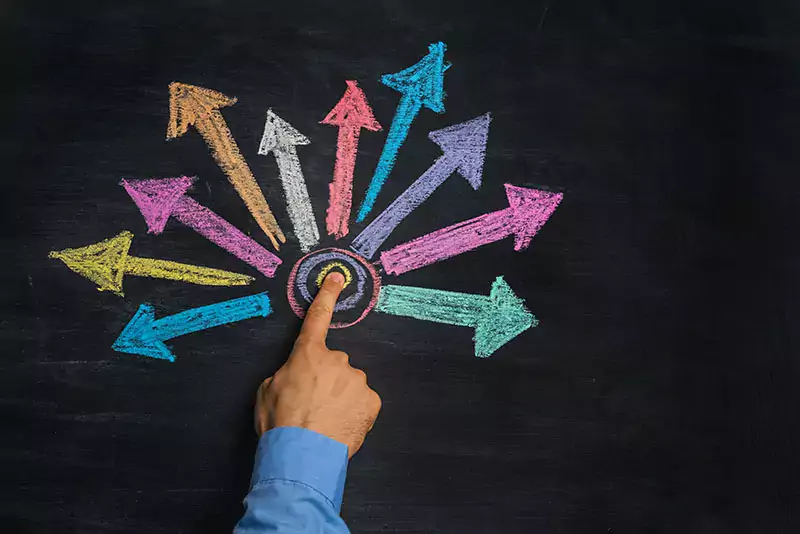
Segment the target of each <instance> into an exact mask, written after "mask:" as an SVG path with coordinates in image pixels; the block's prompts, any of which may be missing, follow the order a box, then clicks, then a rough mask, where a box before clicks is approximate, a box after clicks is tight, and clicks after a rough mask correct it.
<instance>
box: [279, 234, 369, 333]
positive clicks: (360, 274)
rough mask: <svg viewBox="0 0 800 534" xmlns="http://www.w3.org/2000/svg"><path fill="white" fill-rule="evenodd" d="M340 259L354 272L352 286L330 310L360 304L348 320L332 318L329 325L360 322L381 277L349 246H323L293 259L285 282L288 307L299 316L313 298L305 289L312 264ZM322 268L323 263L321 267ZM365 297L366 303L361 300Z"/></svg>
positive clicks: (344, 326)
mask: <svg viewBox="0 0 800 534" xmlns="http://www.w3.org/2000/svg"><path fill="white" fill-rule="evenodd" d="M337 261H339V262H342V263H344V264H346V265H348V266H349V267H350V268H351V269H352V270H353V271H354V272H355V273H356V275H355V277H354V278H355V281H356V290H355V292H354V293H353V294H351V295H349V296H347V297H344V298H341V299H340V300H339V301H338V302H337V303H336V305H335V306H334V308H333V311H334V312H340V311H347V310H352V309H355V307H356V306H357V305H359V304H361V305H362V306H364V309H363V310H362V312H361V314H360V315H359V316H358V317H357V318H356V319H355V320H354V321H351V322H342V321H336V320H334V321H333V322H332V323H331V326H330V327H331V328H348V327H350V326H353V325H354V324H357V323H359V322H361V321H362V320H363V319H364V317H366V316H367V314H368V313H369V312H370V311H371V310H372V309H373V308H374V307H375V304H376V303H377V302H378V294H379V292H380V288H381V278H380V276H379V275H378V272H377V271H376V270H375V267H374V266H373V265H372V264H371V263H369V262H367V261H366V260H365V259H364V258H362V257H361V256H358V255H357V254H353V253H352V252H350V251H349V250H342V249H338V248H324V249H320V250H315V251H314V252H311V253H309V254H306V255H305V256H303V257H302V258H300V259H299V260H297V263H295V265H294V267H292V271H291V272H290V273H289V280H288V282H287V283H286V297H287V299H288V300H289V307H291V308H292V311H294V313H295V315H297V316H298V317H299V318H301V319H302V318H303V317H305V315H306V310H305V308H306V307H307V306H308V305H310V304H311V301H312V300H314V297H313V295H311V293H310V292H309V290H308V283H309V278H310V275H311V272H312V270H313V269H314V268H316V267H317V266H319V265H321V264H326V263H327V264H331V263H333V262H337ZM323 268H324V267H323ZM367 282H370V283H371V285H372V291H371V292H369V293H368V292H367V291H366V284H367ZM295 291H297V292H299V293H300V295H301V296H302V298H303V300H305V302H306V306H303V305H301V304H300V302H299V301H298V299H297V297H296V296H295ZM365 300H366V303H364V302H365Z"/></svg>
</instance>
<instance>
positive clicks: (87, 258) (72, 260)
mask: <svg viewBox="0 0 800 534" xmlns="http://www.w3.org/2000/svg"><path fill="white" fill-rule="evenodd" d="M132 241H133V234H132V233H130V232H127V231H125V232H122V233H121V234H119V235H118V236H116V237H112V238H111V239H106V240H105V241H100V242H99V243H95V244H94V245H88V246H86V247H80V248H67V249H64V250H54V251H53V252H51V253H50V257H51V258H56V259H59V260H61V261H63V262H64V264H65V265H66V266H67V267H69V268H70V269H72V270H73V271H75V272H76V273H78V274H79V275H81V276H84V277H86V278H88V279H89V280H91V281H92V282H94V283H95V284H97V289H98V290H99V291H113V292H114V293H116V294H117V295H119V296H123V293H122V277H123V276H124V275H126V274H131V275H133V276H149V277H150V278H163V279H166V280H177V281H179V282H188V283H190V284H199V285H204V286H244V285H247V284H249V283H250V282H252V281H253V278H252V277H250V276H246V275H244V274H237V273H232V272H229V271H223V270H220V269H212V268H211V267H200V266H197V265H188V264H186V263H177V262H174V261H167V260H156V259H152V258H136V257H133V256H129V255H128V250H129V249H130V248H131V242H132Z"/></svg>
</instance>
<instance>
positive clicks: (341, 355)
mask: <svg viewBox="0 0 800 534" xmlns="http://www.w3.org/2000/svg"><path fill="white" fill-rule="evenodd" d="M330 354H331V357H332V359H334V360H336V361H337V362H341V363H349V362H350V356H349V355H348V354H347V353H346V352H343V351H341V350H332V351H330Z"/></svg>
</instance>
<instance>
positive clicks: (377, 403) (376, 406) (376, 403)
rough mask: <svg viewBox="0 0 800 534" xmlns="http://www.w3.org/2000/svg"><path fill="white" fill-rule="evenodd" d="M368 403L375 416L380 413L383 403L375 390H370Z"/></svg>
mask: <svg viewBox="0 0 800 534" xmlns="http://www.w3.org/2000/svg"><path fill="white" fill-rule="evenodd" d="M370 393H371V394H370V403H371V405H372V409H373V411H374V412H375V415H378V412H380V411H381V408H382V407H383V401H382V400H381V396H380V395H378V394H377V393H376V392H375V390H373V389H370Z"/></svg>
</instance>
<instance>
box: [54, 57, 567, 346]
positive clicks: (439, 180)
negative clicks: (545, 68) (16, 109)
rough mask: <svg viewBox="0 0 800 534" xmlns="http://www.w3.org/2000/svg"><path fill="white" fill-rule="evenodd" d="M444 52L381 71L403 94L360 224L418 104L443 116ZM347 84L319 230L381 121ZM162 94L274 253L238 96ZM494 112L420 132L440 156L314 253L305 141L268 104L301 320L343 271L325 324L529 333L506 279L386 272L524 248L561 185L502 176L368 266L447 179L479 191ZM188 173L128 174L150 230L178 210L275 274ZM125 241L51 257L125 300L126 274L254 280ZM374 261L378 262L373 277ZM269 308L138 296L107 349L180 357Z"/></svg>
mask: <svg viewBox="0 0 800 534" xmlns="http://www.w3.org/2000/svg"><path fill="white" fill-rule="evenodd" d="M446 50H447V47H446V46H445V44H444V43H442V42H437V43H433V44H430V45H429V46H428V53H427V54H426V55H425V56H424V57H423V58H421V59H420V60H419V61H418V62H417V63H415V64H414V65H412V66H410V67H408V68H405V69H403V70H401V71H399V72H396V73H394V74H384V75H383V76H381V78H380V81H381V83H382V84H383V85H386V86H387V87H389V88H391V89H394V90H395V91H397V92H399V93H400V98H399V102H398V103H397V109H396V110H395V113H394V117H393V118H392V123H391V126H390V127H389V131H388V133H387V135H386V140H385V142H384V144H383V149H382V151H381V154H380V157H379V159H378V162H377V164H376V167H375V170H374V173H373V175H372V179H371V180H370V183H369V184H368V187H367V190H366V194H365V196H364V199H363V201H362V202H361V205H360V207H359V210H358V213H357V216H356V221H357V222H359V223H362V222H364V221H365V219H366V217H367V216H368V215H369V214H370V213H371V211H372V209H373V208H374V206H375V203H376V200H377V198H378V196H379V194H380V191H381V190H382V188H383V186H384V184H385V183H386V181H387V180H388V178H389V176H390V175H391V173H392V171H393V168H394V165H395V163H396V160H397V156H398V154H399V151H400V148H401V146H402V145H403V144H404V142H405V140H406V138H407V137H408V134H409V131H410V128H411V125H412V124H413V122H414V120H415V119H416V117H417V115H418V114H419V112H420V110H422V108H423V107H426V108H428V109H430V110H431V111H433V112H436V113H444V112H445V105H444V99H445V96H446V95H445V92H444V73H445V71H446V70H447V69H448V68H449V67H450V64H449V63H446V62H445V59H444V54H445V51H446ZM345 85H346V87H345V91H344V94H343V95H342V96H341V98H340V99H339V100H338V102H337V103H336V105H335V106H334V107H333V109H331V110H330V111H329V112H328V114H327V115H326V116H325V118H324V119H322V121H320V123H321V124H326V125H330V126H335V127H337V128H338V137H337V144H336V157H335V164H334V168H333V177H332V179H331V181H330V184H329V186H328V189H329V201H328V208H327V213H326V218H325V226H326V231H327V234H328V235H332V236H334V237H335V238H336V239H341V238H343V237H345V236H346V235H348V233H349V231H350V228H349V222H350V215H351V211H352V208H353V186H354V184H353V181H354V171H355V164H356V160H357V157H358V147H359V142H360V135H361V130H362V129H366V130H369V131H372V132H377V131H380V130H381V129H382V127H381V125H380V124H379V123H378V121H377V120H376V119H375V116H374V113H373V110H372V108H371V107H370V104H369V102H368V101H367V98H366V95H365V94H364V92H363V90H362V89H361V88H360V87H359V86H358V83H357V82H356V81H355V80H346V81H345ZM169 95H170V101H169V108H170V112H169V122H168V125H167V139H168V140H170V139H175V138H177V137H181V136H183V135H184V134H186V132H187V131H188V130H189V127H190V126H193V127H194V128H195V129H196V130H197V131H198V133H199V134H200V135H201V136H202V138H203V139H204V140H205V143H206V144H207V146H208V149H209V150H210V152H211V155H212V156H213V157H214V159H215V160H216V162H217V164H218V165H219V166H220V168H221V169H222V170H223V172H224V173H225V174H226V176H227V178H228V180H229V181H230V183H231V184H232V185H233V186H234V188H235V190H236V191H237V193H238V194H239V196H240V197H241V198H242V200H243V201H244V203H245V205H246V206H247V209H248V210H249V211H250V213H251V214H252V216H253V217H254V219H255V220H256V221H257V222H258V224H259V226H260V227H261V229H263V231H264V232H265V233H266V234H267V236H268V237H269V239H270V241H271V243H272V245H273V246H274V247H275V249H278V248H279V247H280V244H281V243H285V242H286V236H285V235H284V233H283V232H282V231H281V228H280V227H279V225H278V222H277V220H276V219H275V216H274V215H273V213H272V211H271V210H270V207H269V205H268V203H267V201H266V199H265V198H264V194H263V192H262V191H261V189H260V187H259V186H258V183H257V182H256V180H255V177H254V176H253V173H252V171H251V169H250V167H249V166H248V164H247V162H246V161H245V159H244V157H243V156H242V154H241V152H240V150H239V147H238V145H237V143H236V141H235V140H234V138H233V136H232V134H231V131H230V129H229V128H228V125H227V123H226V121H225V118H224V117H223V115H222V113H221V111H220V110H221V108H224V107H228V106H231V105H233V104H235V103H236V98H232V97H228V96H226V95H224V94H222V93H220V92H217V91H213V90H211V89H206V88H203V87H197V86H193V85H187V84H184V83H179V82H172V83H171V84H170V85H169ZM491 121H492V117H491V114H490V113H486V114H484V115H481V116H478V117H475V118H474V119H471V120H468V121H465V122H463V123H460V124H455V125H452V126H449V127H446V128H443V129H439V130H434V131H431V132H429V133H428V138H429V139H430V140H431V141H433V142H434V143H436V144H437V145H438V146H439V147H440V149H441V152H442V153H441V155H440V156H439V157H438V158H437V159H436V161H434V162H433V163H432V164H431V165H430V166H429V167H428V169H427V170H426V171H425V172H424V173H422V174H421V175H420V176H418V177H417V179H416V180H415V181H414V182H413V183H412V184H411V185H410V186H409V187H408V188H407V189H406V190H405V191H404V192H403V193H402V194H401V195H400V196H398V197H397V198H395V199H394V200H393V201H392V202H391V203H390V204H389V206H388V207H387V208H386V209H385V210H384V211H383V212H382V213H380V214H379V215H378V216H377V217H376V218H375V219H374V220H373V221H371V223H370V224H368V225H367V226H366V228H364V229H363V230H362V231H361V233H360V234H359V235H358V236H356V237H355V239H353V241H352V243H351V245H350V247H351V248H352V249H353V251H349V250H342V249H339V248H324V249H319V250H314V249H315V248H316V247H318V246H319V242H320V232H319V227H318V226H317V221H316V219H315V216H314V211H313V206H312V203H311V198H310V196H309V192H308V187H307V184H306V177H305V176H304V173H303V168H302V165H301V163H300V158H299V156H298V152H297V145H308V144H310V143H311V142H310V140H309V138H308V137H306V136H305V135H303V134H301V133H300V132H298V131H297V129H295V128H294V127H293V126H292V125H291V124H289V123H288V122H286V121H285V120H283V119H282V118H280V117H279V116H278V115H276V114H275V113H274V112H273V111H272V110H271V109H269V110H267V113H266V121H265V123H264V132H263V135H262V137H261V141H260V144H259V147H258V153H259V154H260V155H265V156H266V155H269V154H273V155H274V157H275V160H276V164H277V167H278V173H279V176H280V179H281V182H282V185H283V190H284V193H285V197H286V206H287V212H288V214H289V217H290V219H291V222H292V226H293V230H294V235H295V236H296V237H297V240H298V242H299V245H300V249H301V250H302V251H303V253H305V255H303V257H301V258H300V259H299V260H297V262H296V263H295V264H294V266H293V267H292V269H291V272H290V273H289V277H288V281H287V286H286V295H287V299H288V303H289V307H290V308H291V310H292V311H293V312H294V313H295V315H297V317H299V318H301V319H302V318H303V317H304V316H305V314H306V310H307V308H308V306H309V305H310V304H311V302H312V301H313V299H314V296H315V294H316V292H317V291H318V290H319V287H320V286H321V285H322V283H323V280H324V279H325V277H326V276H327V275H328V274H329V273H330V272H332V271H333V270H338V271H340V272H341V273H342V274H343V275H344V277H345V282H344V289H345V290H346V291H344V292H343V293H342V295H341V296H340V298H339V300H338V301H337V302H336V304H335V305H334V320H333V321H332V324H331V326H330V327H331V328H347V327H350V326H353V325H355V324H357V323H359V322H361V321H362V320H363V319H364V318H365V317H366V316H367V314H369V313H370V312H371V311H372V310H373V309H374V310H376V311H378V312H381V313H386V314H390V315H394V316H399V317H411V318H416V319H420V320H424V321H432V322H437V323H445V324H450V325H456V326H463V327H470V328H473V329H474V341H475V355H476V356H477V357H481V358H486V357H489V356H490V355H492V354H493V353H494V352H495V351H497V350H498V349H499V348H500V347H502V346H503V345H505V344H506V343H508V342H509V341H511V340H512V339H514V338H515V337H517V336H518V335H520V334H521V333H522V332H524V331H525V330H527V329H529V328H532V327H535V326H537V324H538V320H537V319H536V317H534V315H533V314H532V313H531V312H530V311H529V310H528V309H527V308H526V306H525V303H524V301H523V300H522V299H520V298H519V297H518V296H517V295H516V294H514V292H513V291H512V290H511V287H509V285H508V284H507V283H506V282H505V280H504V279H503V277H502V276H499V277H497V279H496V280H495V281H494V283H493V284H492V286H491V290H490V292H489V294H488V296H487V295H481V294H471V293H457V292H452V291H446V290H443V289H429V288H421V287H410V286H400V285H385V284H383V281H382V280H381V274H384V275H387V276H388V275H401V274H403V273H407V272H409V271H413V270H415V269H420V268H422V267H425V266H427V265H431V264H433V263H436V262H439V261H443V260H445V259H447V258H450V257H453V256H456V255H459V254H463V253H465V252H469V251H472V250H474V249H477V248H479V247H481V246H483V245H487V244H490V243H493V242H495V241H499V240H501V239H504V238H506V237H509V236H512V235H513V236H514V249H515V250H517V251H520V250H523V249H525V248H527V247H528V246H529V245H530V242H531V239H532V238H533V237H534V236H536V234H537V233H538V232H539V230H540V229H541V228H542V226H543V225H544V224H545V223H546V222H547V221H548V220H549V219H550V217H551V216H552V215H553V213H554V212H555V210H556V209H557V208H558V206H559V205H560V203H561V201H562V199H563V194H562V193H554V192H548V191H543V190H538V189H532V188H525V187H518V186H513V185H510V184H505V193H506V197H507V199H508V207H506V208H504V209H500V210H497V211H491V212H487V213H484V214H483V215H480V216H478V217H475V218H472V219H469V220H466V221H462V222H459V223H457V224H453V225H450V226H447V227H444V228H440V229H438V230H435V231H433V232H430V233H428V234H426V235H423V236H420V237H418V238H416V239H414V240H411V241H408V242H406V243H403V244H400V245H398V246H395V247H393V248H390V249H389V250H383V251H382V252H380V260H379V262H377V263H372V262H371V261H372V259H373V258H374V257H375V256H376V255H378V253H379V251H380V250H381V247H383V246H384V244H385V243H386V241H387V239H388V238H389V236H390V235H391V233H392V232H393V231H394V230H395V228H397V227H398V225H400V224H401V223H402V221H403V220H404V219H405V218H406V217H408V216H409V215H410V214H411V213H412V212H413V211H414V210H416V209H417V208H418V207H419V206H421V205H422V203H423V202H425V201H426V200H427V199H428V198H430V196H431V195H432V194H433V192H434V191H436V190H437V188H439V186H441V185H442V184H443V183H444V182H445V181H446V180H447V179H448V178H449V177H450V176H452V175H453V174H459V175H461V176H462V177H463V178H464V179H465V180H466V181H467V182H468V183H469V185H470V186H471V187H472V188H473V189H474V190H478V189H479V188H480V187H481V184H482V181H483V168H484V164H485V159H486V143H487V139H488V133H489V126H490V123H491ZM306 170H309V169H306ZM309 176H310V175H309ZM194 181H195V178H192V177H187V176H181V177H176V178H158V179H143V180H129V179H123V180H122V181H121V182H120V185H122V186H123V187H124V188H125V190H126V191H127V193H128V195H130V197H131V198H132V199H133V201H134V202H135V203H136V205H137V207H138V208H139V211H140V212H141V214H142V216H143V217H144V219H145V222H146V224H147V228H148V232H149V233H152V234H161V233H162V232H163V231H164V228H165V226H166V224H167V222H168V221H169V220H170V219H171V218H173V219H175V220H176V221H178V222H179V223H181V224H183V225H184V226H188V227H189V228H191V229H193V230H194V231H196V232H197V233H199V234H200V235H202V236H204V237H205V238H206V239H208V240H209V241H211V242H212V243H214V244H216V245H218V246H219V247H221V248H223V249H224V250H227V251H228V252H230V253H231V254H233V255H234V256H236V257H237V258H239V259H241V260H242V261H244V262H246V263H247V264H248V265H250V266H252V267H254V268H255V269H257V270H258V271H259V272H260V273H261V274H263V275H265V276H267V277H270V278H271V277H274V276H275V274H276V271H277V268H278V266H280V265H281V259H280V258H278V257H277V256H276V255H275V254H274V253H272V252H271V251H269V250H267V249H266V248H265V247H263V246H262V245H260V244H259V243H258V242H256V241H255V240H253V239H252V238H251V237H249V236H248V235H245V234H244V233H243V232H242V231H240V230H239V229H237V228H236V227H235V226H233V225H232V224H231V223H230V222H228V221H226V220H225V219H223V218H222V217H221V216H220V215H217V214H216V213H214V212H213V211H211V210H210V209H208V208H206V207H205V206H203V205H201V204H200V203H198V202H197V201H196V200H194V199H193V198H191V197H190V196H189V194H188V192H189V190H190V189H191V187H192V184H193V183H194ZM209 192H210V190H209ZM132 240H133V234H132V233H131V232H128V231H123V232H121V233H120V234H119V235H117V236H115V237H113V238H110V239H106V240H104V241H101V242H99V243H94V244H91V245H88V246H84V247H78V248H67V249H64V250H55V251H52V252H50V254H49V256H50V257H51V258H54V259H58V260H60V261H61V262H63V263H64V264H65V265H66V266H67V267H68V268H69V269H71V270H72V271H74V272H76V273H78V274H80V275H81V276H83V277H85V278H87V279H89V280H91V281H92V282H94V283H95V284H96V286H97V289H98V290H99V291H111V292H114V293H116V294H117V295H120V296H123V278H124V276H125V275H133V276H144V277H150V278H160V279H166V280H175V281H181V282H187V283H192V284H197V285H209V286H242V285H246V284H249V283H251V282H253V280H254V278H253V277H251V276H247V275H244V274H238V273H234V272H229V271H223V270H220V269H213V268H210V267H204V266H198V265H189V264H184V263H178V262H173V261H169V260H163V259H154V258H142V257H135V256H131V255H130V248H131V244H132ZM378 268H380V269H381V272H380V273H379V271H378ZM271 312H272V308H271V304H270V300H269V298H268V296H267V294H266V293H260V294H257V295H251V296H248V297H243V298H239V299H234V300H229V301H225V302H219V303H216V304H212V305H209V306H203V307H200V308H196V309H192V310H187V311H184V312H182V313H178V314H176V315H172V316H169V317H164V318H162V319H158V320H156V318H155V312H154V308H153V306H152V305H150V304H147V303H145V304H142V305H141V306H140V307H139V309H138V311H137V312H136V314H135V315H134V317H133V318H132V319H131V320H130V322H129V323H128V324H127V326H126V327H125V328H124V329H123V331H122V333H121V334H120V335H119V337H118V339H117V340H116V342H115V343H114V345H113V348H114V350H116V351H119V352H127V353H131V354H138V355H142V356H147V357H151V358H159V359H164V360H169V361H174V359H175V357H174V355H173V353H172V352H171V350H170V349H169V348H168V347H167V345H166V344H165V342H166V341H168V340H170V339H173V338H175V337H178V336H182V335H186V334H189V333H192V332H197V331H200V330H204V329H207V328H212V327H215V326H219V325H224V324H229V323H233V322H237V321H242V320H245V319H248V318H252V317H266V316H268V315H269V314H270V313H271ZM336 314H339V315H336ZM353 317H355V319H353Z"/></svg>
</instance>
